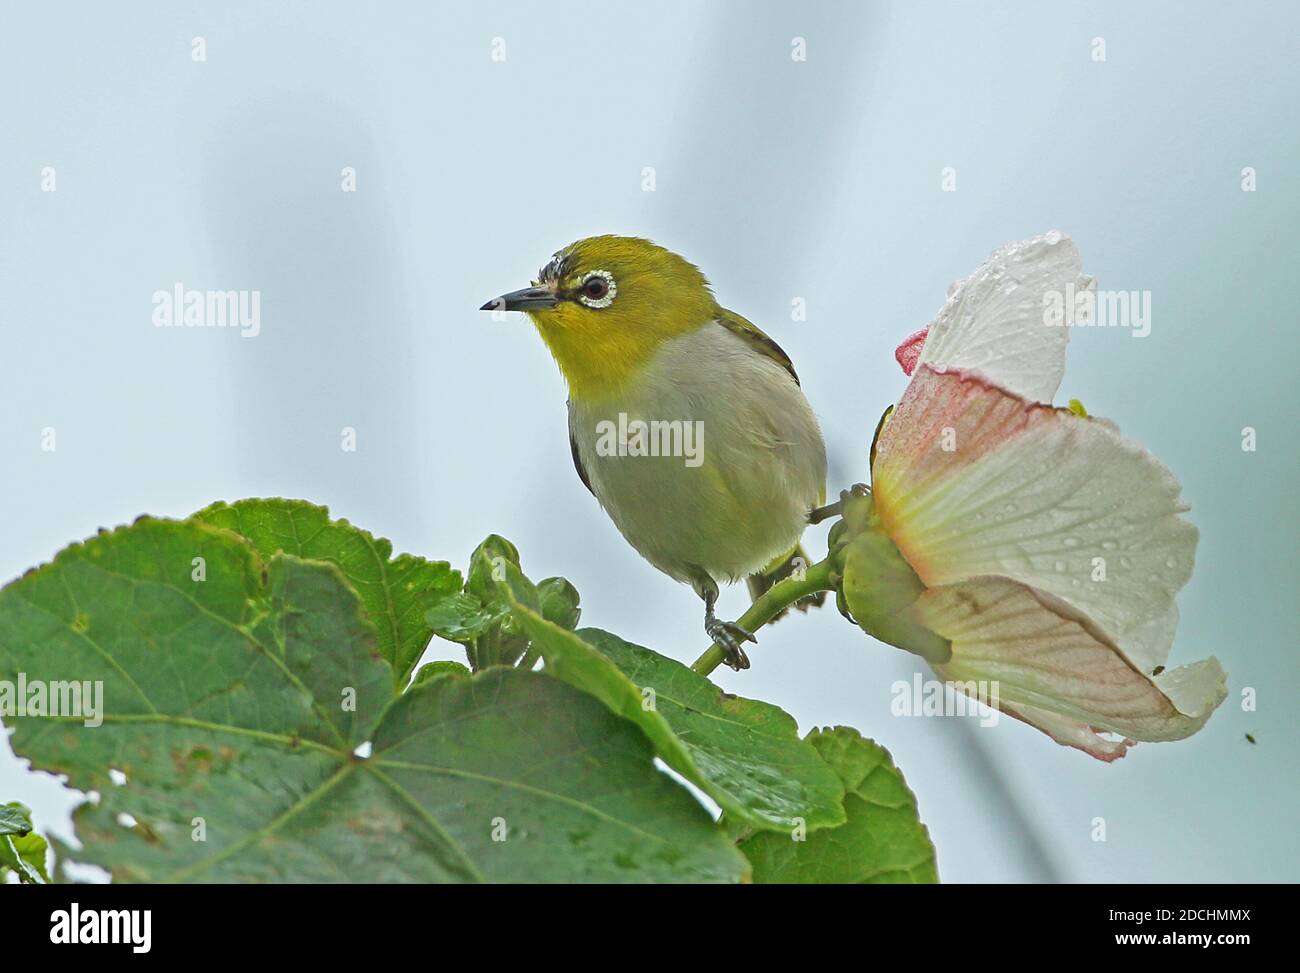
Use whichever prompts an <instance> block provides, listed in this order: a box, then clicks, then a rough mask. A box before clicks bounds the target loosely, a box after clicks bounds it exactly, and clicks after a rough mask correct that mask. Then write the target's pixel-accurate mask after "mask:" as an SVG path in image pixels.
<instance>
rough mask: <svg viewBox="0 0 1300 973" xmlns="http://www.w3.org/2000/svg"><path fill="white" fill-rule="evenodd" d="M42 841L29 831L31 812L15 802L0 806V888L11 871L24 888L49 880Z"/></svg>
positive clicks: (45, 847) (43, 840)
mask: <svg viewBox="0 0 1300 973" xmlns="http://www.w3.org/2000/svg"><path fill="white" fill-rule="evenodd" d="M48 847H49V846H48V845H47V844H46V843H45V839H44V838H42V837H41V836H40V835H38V834H37V833H36V832H35V831H33V830H32V818H31V812H30V811H29V810H28V809H27V808H26V807H25V806H23V805H22V804H19V803H18V802H17V801H12V802H10V803H9V804H0V885H3V884H4V881H5V874H6V873H7V872H9V871H13V872H15V873H16V874H17V875H18V881H20V882H22V883H23V884H24V885H37V884H44V883H45V882H48V881H49V880H50V877H49V874H48V873H47V872H46V871H45V855H46V851H47V849H48Z"/></svg>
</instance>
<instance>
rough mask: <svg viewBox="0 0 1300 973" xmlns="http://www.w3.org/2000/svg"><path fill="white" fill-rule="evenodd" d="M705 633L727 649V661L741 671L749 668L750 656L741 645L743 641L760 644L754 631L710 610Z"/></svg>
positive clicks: (706, 618) (705, 622)
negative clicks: (726, 619)
mask: <svg viewBox="0 0 1300 973" xmlns="http://www.w3.org/2000/svg"><path fill="white" fill-rule="evenodd" d="M704 633H705V634H706V635H708V637H709V638H711V639H713V641H715V642H717V643H718V645H720V646H722V648H723V649H724V650H725V651H726V653H727V656H726V663H727V665H729V666H731V668H732V669H735V670H736V671H737V672H739V671H740V670H741V669H748V668H749V656H747V655H745V650H744V649H742V648H741V647H740V644H741V643H742V642H753V643H754V644H755V645H757V644H758V639H756V638H754V633H753V632H750V631H749V630H747V629H744V628H742V627H741V626H740V625H738V624H737V623H735V622H724V621H723V620H722V619H720V618H717V617H715V616H714V615H713V613H712V612H710V613H709V614H708V615H707V616H706V617H705V619H704Z"/></svg>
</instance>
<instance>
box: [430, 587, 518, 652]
mask: <svg viewBox="0 0 1300 973" xmlns="http://www.w3.org/2000/svg"><path fill="white" fill-rule="evenodd" d="M508 611H509V610H508V609H507V608H505V607H503V606H496V607H494V608H491V609H489V608H488V607H486V606H485V605H484V604H483V602H481V601H479V599H478V598H477V597H475V596H474V595H471V594H469V593H468V592H464V591H456V592H452V593H450V594H444V595H442V596H440V597H439V598H438V600H437V601H436V602H434V604H433V607H432V608H430V609H429V610H428V611H427V612H425V613H424V618H425V621H426V622H428V623H429V626H430V627H431V628H432V629H433V633H434V634H435V635H437V636H439V637H440V638H444V639H447V640H448V641H451V642H459V643H461V644H462V645H472V644H473V642H474V640H475V639H476V638H478V637H479V636H480V635H482V634H483V633H484V632H486V631H487V630H488V629H489V628H490V627H491V626H493V625H495V624H497V623H498V622H500V621H501V619H502V618H504V617H505V616H506V614H507V613H508Z"/></svg>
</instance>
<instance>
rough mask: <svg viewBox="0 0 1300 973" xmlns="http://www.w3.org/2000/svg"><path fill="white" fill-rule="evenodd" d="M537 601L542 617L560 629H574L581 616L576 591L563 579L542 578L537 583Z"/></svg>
mask: <svg viewBox="0 0 1300 973" xmlns="http://www.w3.org/2000/svg"><path fill="white" fill-rule="evenodd" d="M537 600H538V601H539V602H540V603H541V609H542V617H543V618H545V619H546V620H547V621H548V622H554V623H555V624H556V625H558V626H560V628H567V629H570V630H572V629H574V628H576V627H577V625H578V619H579V618H580V617H581V616H582V609H581V608H579V607H578V589H577V588H575V587H574V586H573V585H571V584H569V582H568V581H566V580H565V579H564V578H544V579H543V580H541V581H539V582H537Z"/></svg>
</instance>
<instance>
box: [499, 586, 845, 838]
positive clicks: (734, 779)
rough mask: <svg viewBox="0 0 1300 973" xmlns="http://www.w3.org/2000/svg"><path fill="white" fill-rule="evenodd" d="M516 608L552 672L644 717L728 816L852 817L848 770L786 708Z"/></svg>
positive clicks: (684, 771)
mask: <svg viewBox="0 0 1300 973" xmlns="http://www.w3.org/2000/svg"><path fill="white" fill-rule="evenodd" d="M512 610H513V611H514V614H515V617H516V618H517V619H518V621H519V623H520V625H521V626H522V627H523V628H524V630H525V631H527V633H528V635H529V636H530V637H531V638H532V640H533V646H534V648H535V649H536V650H538V651H540V653H541V655H542V658H543V659H544V660H545V671H546V672H548V673H550V674H552V675H554V676H556V677H557V678H559V679H563V680H564V681H565V682H568V683H570V684H572V685H574V686H576V687H577V688H579V689H581V690H582V691H583V692H586V693H590V694H591V695H592V696H595V697H596V698H597V699H599V700H601V701H602V702H603V703H604V704H605V705H606V706H608V707H609V708H610V710H612V711H613V712H615V713H617V714H618V715H620V716H622V717H624V718H626V719H629V720H631V721H632V722H634V723H636V725H637V726H639V727H641V729H642V730H643V731H644V732H645V734H646V736H648V737H649V738H650V739H651V741H653V743H654V745H655V749H656V750H657V752H658V753H659V756H660V757H662V758H663V760H664V761H665V762H666V763H667V764H668V765H669V766H670V767H672V768H673V769H674V770H676V771H677V772H678V773H680V774H681V775H682V776H683V777H685V778H686V779H687V780H689V781H691V782H692V783H694V784H696V785H697V786H699V787H700V789H701V790H703V791H704V792H705V793H706V794H708V795H709V797H711V798H713V800H715V801H717V802H718V805H719V806H720V807H721V808H722V809H723V810H724V811H726V812H727V814H729V815H731V816H732V817H734V818H738V819H740V820H742V821H745V822H746V823H748V824H750V825H752V826H754V827H758V828H777V829H781V830H786V829H788V828H790V827H792V826H793V825H795V824H796V823H798V822H799V821H803V822H804V824H805V826H806V827H808V828H822V827H827V826H831V825H836V824H840V823H842V822H843V821H844V809H843V806H842V801H843V797H844V787H843V785H842V784H841V783H840V780H839V777H838V776H837V775H836V774H835V772H834V771H833V770H832V769H831V768H830V767H828V766H827V765H826V762H825V761H824V760H822V758H821V757H820V756H818V754H817V751H816V750H815V749H814V748H813V747H812V746H811V745H809V744H808V743H806V742H804V741H803V740H800V739H799V735H798V732H797V731H798V727H797V726H796V724H795V721H794V719H793V718H791V717H790V715H789V714H787V713H786V712H784V711H783V710H781V709H779V708H777V707H776V706H772V705H771V704H769V703H763V702H759V701H757V700H753V699H744V698H743V697H740V696H731V695H728V694H727V693H724V692H722V690H720V689H719V688H718V687H717V686H715V685H714V684H713V683H712V682H710V681H709V680H708V679H706V678H705V677H704V676H701V675H700V674H699V673H697V672H694V671H692V670H691V669H690V668H689V667H687V666H684V665H682V664H681V663H680V662H676V661H674V660H673V659H669V658H667V657H665V656H662V655H659V654H658V653H656V652H652V651H651V650H650V649H646V648H642V647H641V646H639V645H632V644H630V643H628V642H624V641H623V640H622V639H620V638H618V637H617V636H615V635H611V634H609V633H608V632H602V631H600V630H599V629H583V630H581V631H579V632H577V633H574V632H570V631H568V630H567V629H565V628H562V627H561V626H559V625H556V624H555V623H553V622H550V621H548V620H547V619H545V618H543V617H542V615H541V614H540V613H539V612H538V611H536V610H534V609H532V608H530V607H529V606H527V605H525V604H524V603H523V602H522V601H520V600H517V599H516V600H514V601H513V604H512Z"/></svg>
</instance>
